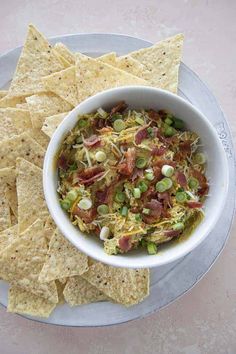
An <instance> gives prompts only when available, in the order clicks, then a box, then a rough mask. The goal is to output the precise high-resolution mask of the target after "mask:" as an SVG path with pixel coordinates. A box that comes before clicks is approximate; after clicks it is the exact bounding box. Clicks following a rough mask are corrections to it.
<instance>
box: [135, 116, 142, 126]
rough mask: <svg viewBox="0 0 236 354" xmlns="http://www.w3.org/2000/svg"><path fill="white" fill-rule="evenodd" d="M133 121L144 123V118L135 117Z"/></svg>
mask: <svg viewBox="0 0 236 354" xmlns="http://www.w3.org/2000/svg"><path fill="white" fill-rule="evenodd" d="M135 122H136V123H138V124H140V125H143V124H144V120H143V119H142V118H140V117H137V118H135Z"/></svg>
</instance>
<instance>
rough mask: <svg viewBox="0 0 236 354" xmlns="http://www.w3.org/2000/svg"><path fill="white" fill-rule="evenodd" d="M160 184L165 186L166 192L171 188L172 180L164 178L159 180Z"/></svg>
mask: <svg viewBox="0 0 236 354" xmlns="http://www.w3.org/2000/svg"><path fill="white" fill-rule="evenodd" d="M161 182H162V183H164V185H165V186H166V190H167V189H170V188H171V187H172V186H173V181H172V179H170V178H168V177H165V178H163V179H162V180H161Z"/></svg>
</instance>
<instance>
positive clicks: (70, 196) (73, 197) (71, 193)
mask: <svg viewBox="0 0 236 354" xmlns="http://www.w3.org/2000/svg"><path fill="white" fill-rule="evenodd" d="M77 197H78V192H77V191H76V190H75V189H72V190H71V191H69V192H68V193H67V195H66V198H67V199H69V200H70V201H71V202H74V201H75V200H76V199H77Z"/></svg>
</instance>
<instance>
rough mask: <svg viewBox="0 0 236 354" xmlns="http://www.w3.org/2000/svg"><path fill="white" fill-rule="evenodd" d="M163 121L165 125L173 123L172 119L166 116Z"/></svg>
mask: <svg viewBox="0 0 236 354" xmlns="http://www.w3.org/2000/svg"><path fill="white" fill-rule="evenodd" d="M164 122H165V123H166V124H167V125H171V124H172V123H173V120H172V119H171V118H169V117H168V116H167V118H166V119H165V120H164Z"/></svg>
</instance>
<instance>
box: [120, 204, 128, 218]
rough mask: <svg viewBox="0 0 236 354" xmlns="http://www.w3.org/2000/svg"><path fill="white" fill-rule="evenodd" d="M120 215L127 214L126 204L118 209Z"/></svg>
mask: <svg viewBox="0 0 236 354" xmlns="http://www.w3.org/2000/svg"><path fill="white" fill-rule="evenodd" d="M120 213H121V215H122V216H127V215H128V208H127V206H123V207H122V208H121V211H120Z"/></svg>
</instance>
